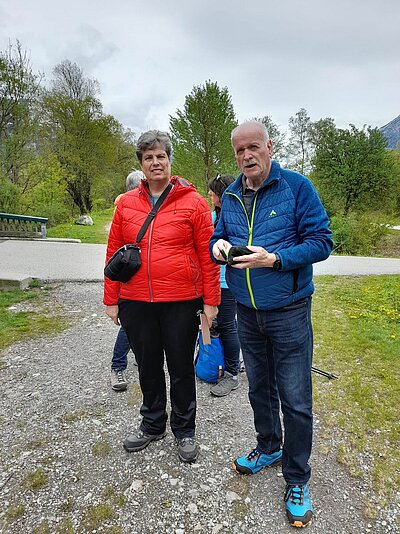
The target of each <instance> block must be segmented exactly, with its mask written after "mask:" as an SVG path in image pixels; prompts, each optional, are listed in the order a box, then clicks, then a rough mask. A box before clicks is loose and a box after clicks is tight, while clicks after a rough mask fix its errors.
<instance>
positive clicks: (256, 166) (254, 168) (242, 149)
mask: <svg viewBox="0 0 400 534" xmlns="http://www.w3.org/2000/svg"><path fill="white" fill-rule="evenodd" d="M232 146H233V150H234V152H235V158H236V163H237V165H238V167H239V169H240V170H241V171H242V173H243V174H244V175H245V176H246V178H250V179H251V180H255V181H264V180H265V179H266V178H268V175H269V171H270V168H271V154H272V142H271V140H270V139H269V140H268V141H265V139H264V136H263V132H262V130H261V129H260V128H258V127H257V125H255V124H243V125H242V126H239V128H238V129H237V130H236V132H235V134H234V136H233V139H232Z"/></svg>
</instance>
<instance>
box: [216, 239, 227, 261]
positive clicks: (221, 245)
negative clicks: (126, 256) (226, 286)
mask: <svg viewBox="0 0 400 534" xmlns="http://www.w3.org/2000/svg"><path fill="white" fill-rule="evenodd" d="M230 248H231V244H230V243H229V242H228V241H225V239H218V241H217V242H216V243H214V245H213V248H212V253H213V256H214V258H215V259H216V260H218V261H226V258H224V256H223V255H222V254H221V250H224V251H225V253H226V255H228V251H229V249H230Z"/></svg>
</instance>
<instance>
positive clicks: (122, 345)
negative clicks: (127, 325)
mask: <svg viewBox="0 0 400 534" xmlns="http://www.w3.org/2000/svg"><path fill="white" fill-rule="evenodd" d="M130 350H131V347H130V345H129V341H128V337H127V335H126V332H125V330H124V329H123V328H122V326H121V328H120V329H119V331H118V335H117V339H116V340H115V345H114V352H113V357H112V360H111V369H118V370H123V371H125V369H126V368H127V367H128V352H129V351H130Z"/></svg>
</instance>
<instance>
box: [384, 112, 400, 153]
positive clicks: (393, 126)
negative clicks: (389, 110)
mask: <svg viewBox="0 0 400 534" xmlns="http://www.w3.org/2000/svg"><path fill="white" fill-rule="evenodd" d="M379 130H380V131H381V132H382V133H383V135H384V136H385V137H386V139H387V147H388V148H392V149H394V148H396V147H397V144H398V143H400V115H399V116H398V117H396V118H395V119H393V120H392V121H390V122H388V123H387V124H385V126H382V127H381V128H379Z"/></svg>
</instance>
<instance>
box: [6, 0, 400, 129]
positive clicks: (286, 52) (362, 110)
mask: <svg viewBox="0 0 400 534" xmlns="http://www.w3.org/2000/svg"><path fill="white" fill-rule="evenodd" d="M399 28H400V0H380V1H379V2H377V1H376V0H374V1H372V0H329V1H327V0H277V1H275V2H271V1H268V0H248V1H245V0H198V1H196V2H191V1H190V0H169V1H164V2H162V1H160V0H151V1H146V0H142V1H140V2H139V1H138V0H113V1H110V0H107V1H105V0H68V1H66V2H61V1H59V0H58V1H57V0H0V49H1V50H3V51H4V50H5V49H6V48H7V46H8V44H9V42H10V41H11V42H12V43H15V40H16V39H18V40H19V41H20V42H21V44H22V46H23V48H26V49H27V50H28V51H29V52H30V56H31V64H32V66H33V68H34V70H35V71H41V72H43V73H44V74H45V76H46V80H47V82H48V81H50V80H51V77H52V69H53V67H54V66H55V65H56V64H57V63H59V62H60V61H62V60H64V59H69V60H71V61H74V62H76V63H77V64H78V65H79V66H80V67H82V68H83V70H84V73H85V75H86V76H88V77H90V78H95V79H97V80H98V81H99V82H100V87H101V94H100V99H101V101H102V103H103V106H104V111H105V112H106V113H110V114H112V115H114V116H115V117H116V118H117V119H118V120H119V121H120V122H121V123H122V124H124V125H125V126H127V127H130V128H132V129H133V130H135V131H136V132H140V131H143V130H145V129H150V128H159V129H168V127H169V115H171V114H172V115H174V114H175V112H176V110H177V109H178V108H179V109H182V108H183V105H184V101H185V96H186V95H188V94H189V93H190V92H191V90H192V88H193V86H194V85H200V84H203V83H204V82H205V81H206V80H212V81H216V82H218V84H219V86H221V87H227V88H228V90H229V93H230V94H231V96H232V103H233V106H234V109H235V113H236V117H237V119H238V120H239V121H242V120H246V119H249V118H252V117H255V116H257V117H262V116H264V115H270V116H271V117H272V120H273V121H274V122H276V123H277V124H279V125H280V126H281V127H283V128H287V124H288V120H289V118H290V117H291V116H293V115H295V114H296V112H297V111H299V109H300V108H302V107H303V108H305V109H306V110H307V112H308V114H309V116H310V117H311V120H313V121H314V120H318V119H320V118H325V117H332V118H333V119H334V120H335V123H336V125H337V126H338V127H347V126H348V125H349V124H350V123H351V124H355V125H356V126H357V127H358V128H361V127H362V126H363V125H364V124H367V125H371V126H374V127H375V126H378V127H379V126H383V125H384V124H386V123H387V122H389V121H390V120H392V119H393V118H395V117H397V116H398V115H399V114H400V90H399V89H400V83H399V82H400V30H399Z"/></svg>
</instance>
